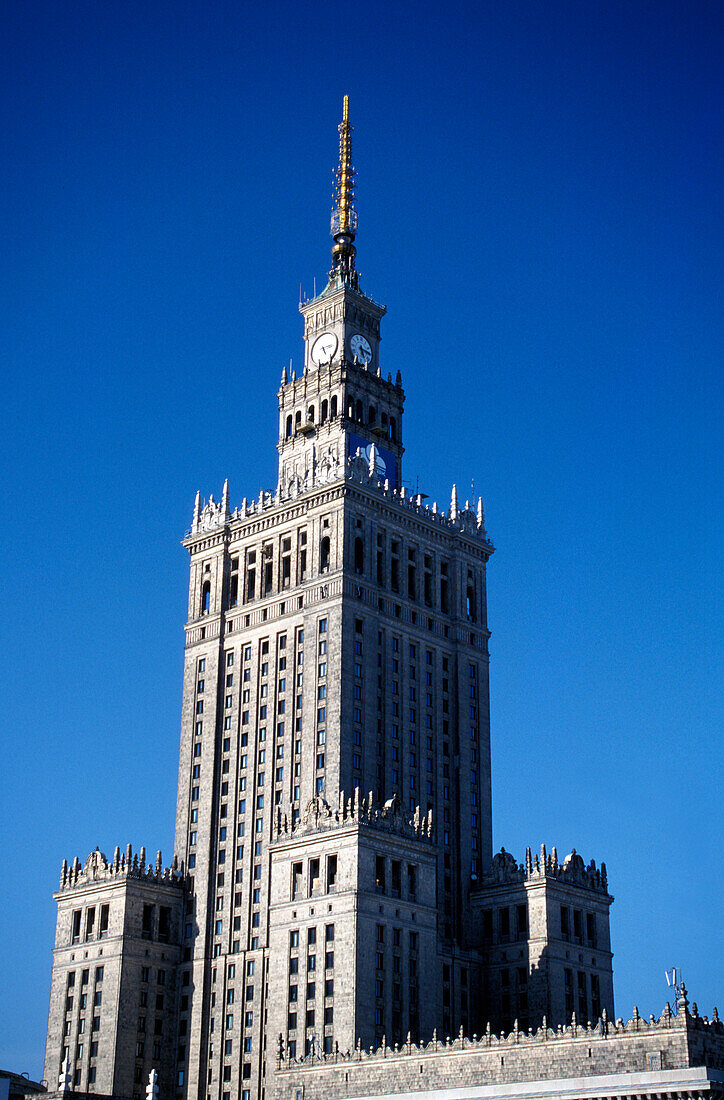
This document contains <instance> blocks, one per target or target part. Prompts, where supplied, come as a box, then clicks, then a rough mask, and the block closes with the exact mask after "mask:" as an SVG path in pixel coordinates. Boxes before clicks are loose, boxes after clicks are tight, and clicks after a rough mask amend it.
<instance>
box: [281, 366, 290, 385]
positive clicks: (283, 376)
mask: <svg viewBox="0 0 724 1100" xmlns="http://www.w3.org/2000/svg"><path fill="white" fill-rule="evenodd" d="M290 365H291V363H290ZM281 384H282V386H286V384H287V365H286V363H285V364H284V366H283V367H282V382H281Z"/></svg>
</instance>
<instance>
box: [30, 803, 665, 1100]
mask: <svg viewBox="0 0 724 1100" xmlns="http://www.w3.org/2000/svg"><path fill="white" fill-rule="evenodd" d="M271 832H272V836H271V840H270V843H269V844H268V847H267V848H266V862H265V859H264V855H262V854H261V847H262V845H261V842H259V841H255V842H254V843H255V845H258V850H259V854H258V855H257V854H256V852H257V848H256V847H255V849H254V851H255V856H254V870H253V875H254V878H253V879H252V882H251V886H252V893H251V895H250V896H251V900H252V902H253V903H255V902H256V900H257V897H258V894H259V893H260V891H261V887H260V886H258V885H257V883H258V882H262V881H265V879H264V874H265V871H264V868H266V875H267V876H268V884H269V885H268V890H269V894H268V897H269V903H268V907H267V912H266V915H265V922H266V923H265V926H264V927H262V924H261V918H260V916H259V917H257V915H256V912H255V911H252V913H251V921H252V922H255V923H253V925H252V928H251V931H252V934H253V938H252V944H253V949H252V950H243V949H242V948H241V940H240V938H239V939H238V940H237V939H236V936H237V935H240V934H239V933H237V932H236V924H237V923H238V924H239V925H240V924H241V917H238V918H237V917H235V918H234V921H235V923H234V925H233V927H232V928H231V929H229V934H230V935H231V936H232V937H233V939H232V942H231V945H230V951H228V952H227V953H226V954H223V953H222V942H221V940H222V936H221V931H220V930H221V925H222V919H221V918H220V917H219V919H218V922H217V923H216V924H214V925H213V926H212V929H213V931H214V933H215V934H214V935H213V936H211V937H200V936H199V937H197V939H196V951H195V954H192V948H191V946H190V944H191V943H192V942H194V930H195V926H196V922H197V914H196V909H195V901H196V897H197V892H196V891H194V890H193V888H192V883H193V880H192V879H191V878H190V877H188V876H185V875H183V874H182V873H181V872H180V868H179V865H178V864H177V863H176V861H174V866H173V867H172V868H166V869H164V868H163V866H162V861H161V856H160V853H159V854H158V857H157V859H156V861H155V863H154V864H147V862H146V858H145V851H144V849H141V851H140V853H139V854H138V855H134V854H133V853H132V851H131V849H130V847H129V848H128V849H127V850H126V852H125V853H124V854H123V855H122V854H121V853H120V850H119V849H116V851H115V853H114V856H113V859H111V860H110V861H109V860H107V859H106V857H105V856H104V855H103V854H102V853H101V852H99V851H98V850H97V849H96V851H95V852H92V853H91V854H90V855H89V857H88V859H87V860H86V862H85V865H83V866H82V865H81V864H80V862H79V861H78V860H77V859H76V860H75V862H74V863H73V865H72V866H71V867H68V865H67V864H63V869H62V873H61V883H60V889H59V890H58V892H57V893H56V895H55V897H56V900H57V903H58V924H57V934H56V943H55V951H54V963H53V977H52V992H51V1005H50V1015H49V1022H48V1040H47V1048H46V1062H45V1079H46V1081H48V1082H49V1084H50V1086H51V1087H56V1086H57V1085H58V1083H59V1082H60V1081H61V1079H62V1082H63V1083H64V1084H65V1085H67V1086H68V1087H70V1088H71V1089H72V1090H73V1091H74V1092H76V1093H78V1092H87V1093H89V1094H90V1093H92V1094H94V1095H107V1096H115V1097H123V1098H128V1100H140V1098H141V1097H142V1095H143V1091H144V1089H145V1085H146V1082H147V1081H148V1076H149V1073H150V1072H151V1070H156V1071H157V1072H158V1083H159V1086H160V1092H161V1096H173V1097H174V1098H175V1100H187V1098H188V1100H192V1098H193V1100H270V1098H271V1096H272V1095H273V1092H274V1089H276V1087H277V1086H276V1084H275V1083H274V1081H275V1077H274V1065H275V1062H276V1061H277V1060H278V1061H279V1065H280V1067H282V1072H283V1073H292V1072H293V1069H292V1067H295V1066H297V1065H299V1066H301V1072H302V1073H303V1075H305V1080H306V1074H307V1073H308V1071H309V1067H310V1066H312V1067H318V1066H320V1065H321V1066H323V1067H325V1070H326V1069H328V1068H329V1067H330V1066H331V1065H335V1064H344V1065H345V1066H346V1067H347V1068H346V1069H345V1070H344V1074H345V1078H344V1083H345V1087H346V1085H347V1084H348V1083H349V1082H351V1081H352V1080H353V1079H355V1080H356V1079H357V1077H359V1073H360V1072H362V1071H361V1070H360V1069H359V1066H360V1064H362V1063H363V1062H365V1060H369V1059H371V1062H370V1065H376V1062H375V1058H376V1057H380V1056H381V1057H382V1058H383V1059H384V1060H386V1059H387V1058H388V1057H394V1058H397V1057H398V1054H400V1053H404V1052H407V1053H413V1054H415V1055H416V1054H417V1053H419V1054H420V1055H422V1054H424V1055H425V1058H426V1059H427V1058H429V1055H430V1053H431V1051H432V1052H433V1053H436V1052H438V1051H439V1052H441V1053H444V1052H447V1053H448V1054H449V1053H450V1052H451V1051H453V1050H456V1049H458V1046H457V1045H456V1044H459V1042H460V1040H456V1043H455V1044H451V1042H450V1040H449V1039H448V1036H450V1035H452V1036H455V1035H470V1034H475V1033H476V1032H477V1034H478V1035H481V1034H484V1035H486V1038H485V1039H484V1040H482V1042H483V1044H485V1045H484V1047H480V1042H481V1041H480V1040H477V1047H476V1049H478V1051H479V1053H484V1052H485V1051H487V1052H488V1053H487V1055H486V1057H488V1056H489V1055H490V1050H492V1049H493V1048H495V1049H497V1048H498V1047H500V1048H501V1051H502V1053H501V1054H500V1058H501V1059H502V1060H503V1061H501V1063H500V1064H501V1067H502V1066H503V1064H504V1062H506V1060H507V1061H508V1062H509V1060H510V1058H511V1057H512V1058H513V1061H514V1062H515V1059H516V1058H517V1057H518V1052H519V1050H523V1049H524V1048H525V1049H527V1050H531V1049H534V1047H531V1046H530V1043H531V1041H532V1040H530V1039H529V1035H531V1034H532V1033H533V1032H534V1031H535V1032H536V1041H538V1037H539V1036H541V1035H542V1036H543V1037H544V1039H543V1040H542V1041H546V1042H548V1041H549V1039H552V1040H555V1041H558V1040H559V1039H560V1037H561V1035H560V1029H561V1028H562V1027H567V1028H569V1030H568V1031H567V1032H566V1036H567V1037H570V1036H571V1035H572V1036H573V1037H574V1038H575V1037H577V1036H578V1034H579V1032H578V1031H577V1030H576V1029H577V1028H579V1025H583V1027H584V1028H585V1025H586V1024H588V1025H589V1026H588V1030H584V1031H582V1032H580V1034H584V1035H586V1036H592V1037H593V1038H594V1039H595V1038H596V1037H597V1036H599V1035H600V1034H605V1035H606V1036H608V1035H609V1032H610V1027H611V1025H609V1024H607V1023H605V1021H606V1020H611V1019H612V1018H613V984H612V970H611V950H610V938H609V923H608V914H609V906H610V904H611V901H612V900H613V899H612V898H611V896H610V895H609V893H608V884H607V879H606V871H605V867H601V869H600V870H599V869H597V868H596V866H595V864H593V863H592V862H591V863H589V864H588V866H586V865H585V864H584V862H583V860H582V859H581V858H580V856H578V855H577V854H576V853H575V852H572V853H571V854H570V855H569V856H567V857H566V858H565V859H564V860H563V861H562V862H560V863H559V861H558V857H557V854H556V851H555V849H553V850H552V852H551V854H550V855H549V854H548V853H547V852H546V850H545V848H542V849H541V851H540V855H536V856H532V855H531V852H530V849H529V850H528V851H527V853H526V856H525V860H524V861H523V862H522V863H520V864H519V863H517V862H516V860H515V859H514V858H513V857H512V856H511V855H510V854H509V853H507V852H506V851H505V850H502V851H501V852H500V853H498V855H496V856H495V857H494V858H493V860H492V862H491V864H490V867H489V870H488V871H487V872H486V873H485V874H484V875H483V877H482V878H480V879H478V878H477V877H476V878H471V880H470V888H469V890H468V891H467V894H466V896H465V898H464V899H463V901H464V904H465V907H466V924H467V926H468V928H469V930H470V931H469V936H468V942H467V943H466V944H465V946H464V947H463V946H461V945H456V946H455V949H454V950H453V948H452V945H450V944H449V943H448V941H447V940H446V938H445V937H444V936H441V935H440V897H441V895H444V893H445V884H444V881H443V882H441V881H440V880H441V877H444V874H445V869H444V868H445V865H444V862H443V863H442V865H441V861H440V851H441V844H440V837H439V836H438V835H437V834H436V832H435V830H434V829H433V821H432V814H431V813H428V814H423V813H421V811H420V810H419V809H418V810H416V811H414V812H413V811H409V810H407V809H405V808H404V807H403V805H402V804H401V802H400V800H399V799H398V798H397V797H393V798H391V799H389V800H388V801H387V802H385V803H384V804H379V803H377V802H376V800H375V798H374V795H373V793H370V794H368V795H367V796H366V797H361V794H360V791H359V788H355V790H354V792H353V794H352V796H351V797H346V796H345V795H344V793H342V794H340V797H339V799H338V801H337V804H336V805H334V806H330V805H329V803H328V802H327V801H326V800H325V799H324V797H323V796H322V795H318V796H316V797H313V798H311V799H310V800H309V801H308V802H307V804H306V807H305V808H304V810H303V811H302V812H301V813H300V814H297V813H290V812H289V809H288V807H287V808H286V809H285V808H283V807H282V806H279V807H277V810H276V813H275V815H274V821H273V826H272V829H271ZM254 835H255V836H256V833H255V834H254ZM443 847H444V842H443ZM441 866H442V871H441ZM257 867H258V868H259V870H258V872H257V870H256V868H257ZM240 878H241V875H239V876H238V879H240ZM223 880H224V872H219V875H218V878H217V879H215V880H214V885H216V886H217V892H218V896H217V895H216V894H214V896H213V898H212V899H211V900H209V898H206V899H205V900H206V903H207V904H209V905H211V904H213V906H214V911H215V912H221V910H222V908H223V904H224V896H223V895H222V893H221V890H222V888H224V889H225V885H224V881H223ZM232 886H233V889H234V890H235V891H237V893H236V894H235V895H234V900H235V905H236V902H237V894H238V896H239V898H241V892H240V891H241V888H240V886H237V885H236V884H235V883H234V884H232ZM242 900H243V899H242ZM240 906H241V901H239V907H240ZM255 937H258V939H257V938H255ZM260 940H263V946H259V941H260ZM598 1020H601V1021H602V1022H601V1023H600V1024H599V1025H598V1028H599V1030H596V1029H595V1028H594V1029H591V1027H590V1023H589V1021H594V1022H595V1021H598ZM669 1024H670V1021H669V1023H667V1024H666V1026H667V1027H669ZM571 1026H572V1027H573V1029H574V1031H573V1032H570V1027H571ZM551 1028H557V1029H558V1031H553V1032H552V1031H551V1030H550V1029H551ZM601 1028H603V1032H602V1031H601V1030H600V1029H601ZM536 1029H538V1030H536ZM493 1034H504V1035H506V1036H508V1038H506V1039H504V1040H497V1039H496V1040H493V1039H491V1038H490V1036H491V1035H493ZM667 1034H668V1032H667ZM254 1036H256V1037H257V1041H254ZM511 1036H513V1037H514V1038H511ZM193 1044H195V1048H196V1049H197V1051H199V1052H200V1055H199V1057H198V1059H196V1060H195V1061H194V1063H193V1065H194V1071H195V1072H194V1075H191V1074H190V1073H187V1066H188V1065H189V1057H188V1051H189V1048H190V1046H191V1045H193ZM430 1044H432V1045H430ZM526 1044H528V1045H527V1046H526ZM469 1046H470V1044H469V1043H468V1042H467V1040H466V1041H465V1042H464V1043H463V1046H462V1047H460V1049H461V1050H462V1049H465V1050H467V1049H468V1047H469ZM508 1047H511V1050H512V1054H511V1053H506V1051H507V1050H508ZM503 1048H505V1050H503ZM547 1049H548V1050H549V1052H551V1053H552V1052H553V1051H554V1047H553V1046H552V1045H549V1046H548V1047H547ZM566 1049H568V1048H566ZM373 1051H378V1052H379V1051H383V1052H386V1053H383V1054H382V1055H379V1054H378V1055H373V1054H372V1053H363V1052H373ZM395 1064H397V1063H395ZM406 1064H407V1063H405V1062H402V1063H400V1065H401V1066H402V1067H404V1066H405V1065H406ZM410 1064H411V1063H410ZM429 1064H433V1063H429ZM434 1064H435V1065H437V1062H435V1063H434ZM440 1064H447V1063H444V1059H443V1062H441V1063H440ZM466 1064H471V1063H466ZM420 1065H421V1068H420V1069H419V1071H418V1072H419V1073H421V1074H422V1075H423V1077H424V1076H425V1074H426V1072H427V1071H426V1069H425V1066H426V1065H428V1062H427V1061H425V1060H423V1061H422V1062H421V1063H420ZM355 1067H357V1068H355ZM585 1068H586V1067H585V1066H584V1067H583V1069H585ZM588 1068H590V1066H589V1067H588ZM375 1072H376V1070H375ZM516 1072H517V1071H516ZM506 1073H507V1071H506ZM403 1076H404V1074H403ZM336 1080H337V1077H336V1076H335V1073H331V1074H330V1075H328V1076H326V1077H325V1078H324V1081H325V1082H334V1081H336ZM415 1081H417V1078H415ZM418 1083H419V1082H418ZM316 1087H317V1086H316V1085H315V1088H316ZM320 1087H321V1086H320ZM324 1087H325V1088H326V1087H327V1085H326V1084H325V1085H324ZM330 1087H331V1085H330ZM334 1087H335V1088H336V1087H337V1085H335V1086H334ZM355 1087H357V1086H355ZM375 1087H376V1086H375ZM380 1090H381V1092H380V1094H381V1095H382V1094H384V1089H383V1088H382V1084H380ZM413 1091H414V1090H413ZM313 1095H314V1096H316V1095H317V1093H316V1092H315V1093H313ZM319 1095H320V1096H322V1095H323V1093H320V1094H319ZM330 1095H332V1094H330ZM334 1095H336V1094H334ZM339 1095H340V1096H342V1095H350V1096H352V1095H358V1094H357V1093H355V1092H350V1093H349V1094H348V1093H344V1092H341V1093H339ZM359 1095H365V1094H363V1093H360V1094H359Z"/></svg>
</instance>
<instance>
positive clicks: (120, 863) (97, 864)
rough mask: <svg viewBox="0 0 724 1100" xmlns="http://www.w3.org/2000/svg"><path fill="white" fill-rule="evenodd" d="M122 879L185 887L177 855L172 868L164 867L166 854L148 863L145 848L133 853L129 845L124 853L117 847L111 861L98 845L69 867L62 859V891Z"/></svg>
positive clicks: (157, 854) (159, 855) (76, 859)
mask: <svg viewBox="0 0 724 1100" xmlns="http://www.w3.org/2000/svg"><path fill="white" fill-rule="evenodd" d="M120 878H135V879H144V880H145V881H150V882H158V883H161V882H162V883H164V884H166V885H169V886H178V887H183V885H184V874H183V864H179V861H178V858H177V857H176V856H174V857H173V862H172V864H171V866H170V867H164V865H163V857H162V855H161V853H160V852H157V853H156V862H155V863H146V849H145V848H141V850H140V852H138V853H137V854H134V852H133V849H132V848H131V845H130V844H129V845H128V846H127V848H126V851H125V852H124V853H123V854H121V849H120V848H119V847H117V846H116V849H115V851H114V853H113V859H112V860H111V862H110V863H109V862H108V860H107V859H106V857H105V855H104V854H103V852H101V850H100V849H99V848H96V849H95V851H93V852H91V853H90V855H89V856H88V858H87V860H86V861H85V863H84V864H81V862H80V860H79V859H78V857H77V856H76V857H75V859H74V860H73V862H72V863H71V864H70V866H68V861H67V860H65V859H64V860H63V863H62V866H61V869H60V887H59V888H60V890H71V889H74V888H75V887H80V886H89V885H91V884H92V883H95V882H112V881H116V880H118V879H120Z"/></svg>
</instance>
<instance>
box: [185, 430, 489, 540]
mask: <svg viewBox="0 0 724 1100" xmlns="http://www.w3.org/2000/svg"><path fill="white" fill-rule="evenodd" d="M376 464H377V458H376V449H375V445H374V444H372V446H371V448H370V456H369V458H368V457H367V456H366V455H364V454H362V453H361V452H360V450H359V448H358V450H357V454H355V455H350V456H349V458H347V460H346V462H340V461H339V458H338V456H337V454H336V452H335V451H334V450H333V449H330V451H329V453H326V454H325V453H322V454H320V456H319V458H318V460H316V461H315V463H314V465H313V466H312V467H311V468H310V469H308V470H306V471H305V472H304V474H303V475H297V474H294V475H293V476H291V475H290V477H289V479H288V481H287V482H286V483H285V484H283V485H280V486H279V488H278V489H277V490H276V492H271V491H267V490H262V491H261V492H260V493H259V496H258V498H257V499H256V500H247V498H246V497H244V499H243V501H242V502H241V507H239V508H234V509H233V511H232V509H231V506H230V504H229V482H228V479H227V481H225V482H224V488H223V491H222V495H221V500H220V501H217V500H215V499H214V496H213V494H212V495H211V496H210V497H209V499H208V501H205V502H204V504H203V505H202V503H201V494H200V493H197V494H196V500H195V502H194V513H193V520H192V522H191V527H190V529H189V530H188V531H187V532H186V538H192V537H193V536H195V535H199V534H204V533H206V532H210V531H214V530H217V529H218V528H223V527H224V526H226V525H227V524H229V523H231V522H232V521H238V520H245V519H249V518H252V517H258V516H260V515H262V513H264V512H267V511H269V510H271V509H273V508H276V507H278V506H279V505H286V504H288V503H290V502H291V501H295V500H297V499H298V498H299V497H300V496H303V495H304V494H305V493H308V492H311V491H312V490H313V489H319V488H322V487H324V486H328V485H332V484H334V483H338V482H340V483H341V482H345V481H347V482H352V483H354V484H357V485H362V486H364V487H365V488H367V489H372V490H373V491H374V492H376V493H379V494H380V495H381V496H383V497H385V498H386V499H387V500H390V501H394V502H395V503H396V504H398V505H400V506H401V507H404V508H406V509H408V510H409V511H410V512H414V513H415V515H417V516H418V518H419V519H422V520H425V521H427V522H428V523H430V524H432V525H434V526H436V527H438V528H440V527H443V528H448V529H450V530H455V531H459V532H461V533H462V534H464V535H467V536H468V537H469V538H474V539H479V540H480V541H481V542H482V543H483V545H484V547H485V549H486V550H487V552H488V554H492V553H493V550H494V546H493V544H492V542H491V541H490V538H489V537H488V533H487V531H486V529H485V513H484V510H483V500H482V497H479V498H478V502H477V505H476V504H475V501H474V500H473V503H472V505H471V503H470V501H467V500H466V501H465V506H464V507H461V506H459V505H458V494H457V488H456V486H455V485H453V487H452V493H451V496H450V507H449V509H448V511H447V513H446V512H444V511H442V510H441V509H439V508H438V506H437V503H433V504H432V505H428V504H425V503H424V497H425V494H423V493H420V492H417V493H408V492H407V490H406V489H405V486H404V485H403V486H401V487H400V488H399V489H397V488H395V487H394V486H392V485H390V482H389V481H388V480H382V479H381V478H380V477H379V475H378V473H377V472H376V469H375V467H376Z"/></svg>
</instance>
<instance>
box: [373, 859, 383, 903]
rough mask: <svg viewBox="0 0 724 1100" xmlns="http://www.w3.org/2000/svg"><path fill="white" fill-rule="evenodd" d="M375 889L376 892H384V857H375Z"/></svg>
mask: <svg viewBox="0 0 724 1100" xmlns="http://www.w3.org/2000/svg"><path fill="white" fill-rule="evenodd" d="M375 889H376V890H377V893H378V894H384V892H385V857H384V856H376V857H375Z"/></svg>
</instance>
